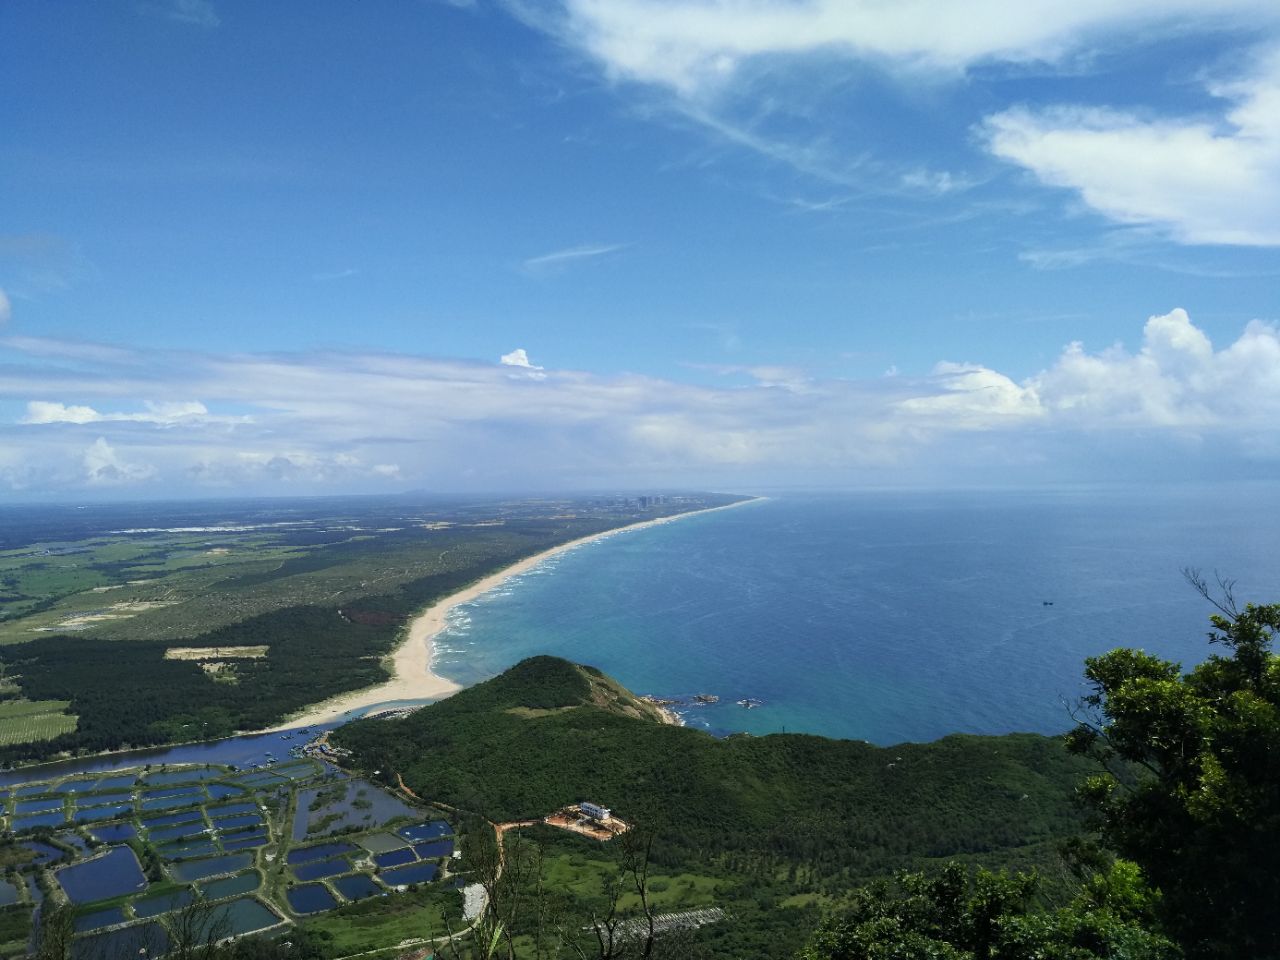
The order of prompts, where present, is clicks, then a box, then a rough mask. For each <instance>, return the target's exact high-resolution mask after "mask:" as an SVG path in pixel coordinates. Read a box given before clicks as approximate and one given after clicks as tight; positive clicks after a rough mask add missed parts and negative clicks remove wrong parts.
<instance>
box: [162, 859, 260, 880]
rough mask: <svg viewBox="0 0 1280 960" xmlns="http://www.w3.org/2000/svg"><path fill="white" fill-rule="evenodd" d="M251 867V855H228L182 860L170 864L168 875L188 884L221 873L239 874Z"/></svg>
mask: <svg viewBox="0 0 1280 960" xmlns="http://www.w3.org/2000/svg"><path fill="white" fill-rule="evenodd" d="M252 865H253V855H252V854H249V853H229V854H225V855H223V856H221V857H210V858H208V859H207V860H182V861H179V862H178V863H171V864H169V873H170V875H171V876H172V877H173V879H175V880H177V881H178V882H179V883H190V882H191V881H192V880H204V879H206V878H208V877H216V876H218V874H221V873H239V872H240V871H241V870H247V869H249V867H251V866H252Z"/></svg>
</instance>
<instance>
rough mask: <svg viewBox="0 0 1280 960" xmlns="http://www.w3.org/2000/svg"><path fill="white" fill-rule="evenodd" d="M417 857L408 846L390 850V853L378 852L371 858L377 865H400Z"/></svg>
mask: <svg viewBox="0 0 1280 960" xmlns="http://www.w3.org/2000/svg"><path fill="white" fill-rule="evenodd" d="M417 859H418V858H417V857H416V856H414V854H413V850H411V849H410V848H409V847H401V848H400V849H399V850H392V851H391V852H390V853H379V854H378V855H377V856H375V857H374V858H373V862H374V863H375V864H377V865H378V866H379V867H402V866H404V865H405V864H406V863H413V862H414V861H415V860H417Z"/></svg>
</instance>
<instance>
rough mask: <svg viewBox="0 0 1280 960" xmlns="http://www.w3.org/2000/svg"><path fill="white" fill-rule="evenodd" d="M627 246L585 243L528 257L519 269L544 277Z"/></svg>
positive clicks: (623, 244)
mask: <svg viewBox="0 0 1280 960" xmlns="http://www.w3.org/2000/svg"><path fill="white" fill-rule="evenodd" d="M627 246H628V244H625V243H586V244H582V245H581V246H577V247H565V248H564V249H563V250H553V251H551V252H550V253H542V254H539V255H538V256H536V257H529V258H528V259H527V260H524V261H523V262H522V263H521V264H520V268H521V269H522V270H523V271H524V272H525V273H527V274H530V275H532V276H545V275H546V274H550V273H558V272H559V271H561V270H564V269H566V268H568V267H570V266H573V265H574V264H577V263H581V262H584V261H589V260H594V259H596V258H597V257H604V256H607V255H608V254H611V253H617V252H618V251H619V250H624V249H626V247H627Z"/></svg>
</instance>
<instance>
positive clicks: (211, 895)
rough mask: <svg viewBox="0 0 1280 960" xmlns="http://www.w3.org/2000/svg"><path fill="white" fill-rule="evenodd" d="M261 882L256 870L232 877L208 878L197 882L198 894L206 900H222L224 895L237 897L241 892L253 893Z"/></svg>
mask: <svg viewBox="0 0 1280 960" xmlns="http://www.w3.org/2000/svg"><path fill="white" fill-rule="evenodd" d="M261 884H262V877H261V876H259V875H258V871H256V870H251V871H249V872H248V873H241V874H238V875H237V876H234V877H223V878H222V879H221V880H208V881H206V882H205V883H201V884H198V885H197V886H198V887H199V890H200V895H201V896H202V897H204V898H205V899H206V900H222V899H224V898H225V897H238V896H240V895H241V894H245V893H253V891H255V890H257V889H258V887H259V886H261Z"/></svg>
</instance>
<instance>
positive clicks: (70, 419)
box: [21, 400, 250, 426]
mask: <svg viewBox="0 0 1280 960" xmlns="http://www.w3.org/2000/svg"><path fill="white" fill-rule="evenodd" d="M143 406H144V407H145V408H146V409H145V411H142V412H138V413H100V412H98V411H97V410H95V409H94V408H93V407H87V406H83V405H79V404H65V403H54V402H51V401H48V400H32V401H29V402H28V403H27V413H26V416H24V417H23V418H22V420H21V422H22V423H24V424H48V423H77V424H85V423H107V422H111V421H115V422H119V423H154V424H158V425H160V426H171V425H173V424H177V423H181V422H187V423H244V422H247V421H248V420H249V419H250V418H248V417H243V416H240V417H225V416H223V417H214V416H210V415H209V411H208V409H207V408H206V407H205V405H204V404H203V403H200V402H199V401H196V400H186V401H169V402H155V401H151V400H147V401H144V403H143Z"/></svg>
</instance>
